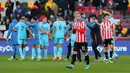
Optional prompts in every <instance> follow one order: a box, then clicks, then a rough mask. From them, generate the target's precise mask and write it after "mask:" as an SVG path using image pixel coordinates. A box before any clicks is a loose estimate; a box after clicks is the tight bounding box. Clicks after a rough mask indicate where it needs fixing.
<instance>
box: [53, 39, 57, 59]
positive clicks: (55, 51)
mask: <svg viewBox="0 0 130 73" xmlns="http://www.w3.org/2000/svg"><path fill="white" fill-rule="evenodd" d="M57 43H58V39H57V38H54V48H53V54H54V58H53V60H56V56H57V51H58V45H57Z"/></svg>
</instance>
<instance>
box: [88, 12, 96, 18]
mask: <svg viewBox="0 0 130 73" xmlns="http://www.w3.org/2000/svg"><path fill="white" fill-rule="evenodd" d="M91 17H95V18H96V19H97V16H96V14H95V10H92V11H91V13H90V15H89V17H88V18H91Z"/></svg>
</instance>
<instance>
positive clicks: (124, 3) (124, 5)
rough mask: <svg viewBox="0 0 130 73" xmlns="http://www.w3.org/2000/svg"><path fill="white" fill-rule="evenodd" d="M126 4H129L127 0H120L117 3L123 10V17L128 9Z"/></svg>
mask: <svg viewBox="0 0 130 73" xmlns="http://www.w3.org/2000/svg"><path fill="white" fill-rule="evenodd" d="M128 4H129V2H128V0H121V1H120V3H119V6H120V10H121V11H122V12H123V15H124V17H125V15H126V11H127V9H128Z"/></svg>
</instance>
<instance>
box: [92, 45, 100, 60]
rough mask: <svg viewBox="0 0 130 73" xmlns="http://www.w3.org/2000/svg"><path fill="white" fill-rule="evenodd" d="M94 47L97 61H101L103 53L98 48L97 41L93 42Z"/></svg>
mask: <svg viewBox="0 0 130 73" xmlns="http://www.w3.org/2000/svg"><path fill="white" fill-rule="evenodd" d="M92 49H93V51H94V54H95V61H96V62H98V61H100V58H101V54H100V53H99V51H98V50H97V45H96V43H93V44H92Z"/></svg>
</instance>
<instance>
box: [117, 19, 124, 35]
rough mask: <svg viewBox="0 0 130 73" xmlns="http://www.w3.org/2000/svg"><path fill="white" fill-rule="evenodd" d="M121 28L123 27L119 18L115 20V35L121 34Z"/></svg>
mask: <svg viewBox="0 0 130 73" xmlns="http://www.w3.org/2000/svg"><path fill="white" fill-rule="evenodd" d="M122 29H123V27H122V25H121V23H120V20H117V24H116V28H115V30H116V36H117V37H121V36H122V33H121V31H122Z"/></svg>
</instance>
